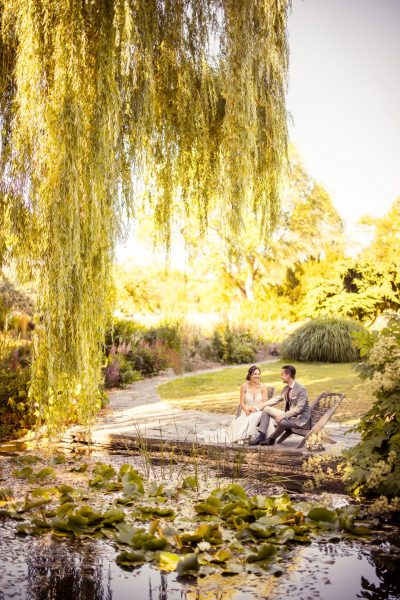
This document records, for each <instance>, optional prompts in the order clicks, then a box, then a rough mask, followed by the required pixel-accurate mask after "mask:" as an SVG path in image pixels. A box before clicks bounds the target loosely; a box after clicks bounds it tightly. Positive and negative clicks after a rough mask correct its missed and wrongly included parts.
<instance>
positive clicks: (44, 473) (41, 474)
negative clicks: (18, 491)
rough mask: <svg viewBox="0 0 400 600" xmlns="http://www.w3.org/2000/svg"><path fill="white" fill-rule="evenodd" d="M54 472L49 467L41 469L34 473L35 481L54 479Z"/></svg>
mask: <svg viewBox="0 0 400 600" xmlns="http://www.w3.org/2000/svg"><path fill="white" fill-rule="evenodd" d="M55 475H56V474H55V471H54V469H52V468H51V467H43V469H40V471H38V472H37V473H35V479H49V478H50V477H52V478H53V477H55Z"/></svg>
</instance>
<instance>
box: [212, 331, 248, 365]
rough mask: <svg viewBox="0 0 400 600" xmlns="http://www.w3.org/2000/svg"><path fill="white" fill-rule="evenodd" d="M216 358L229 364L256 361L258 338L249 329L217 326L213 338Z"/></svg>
mask: <svg viewBox="0 0 400 600" xmlns="http://www.w3.org/2000/svg"><path fill="white" fill-rule="evenodd" d="M211 344H212V348H213V352H214V357H215V360H218V361H221V362H224V363H227V364H240V363H249V362H254V360H255V358H256V353H257V340H255V339H254V338H253V336H252V335H251V333H249V332H248V331H247V330H241V329H233V328H231V327H229V325H225V326H224V327H220V328H217V329H216V330H215V331H214V333H213V336H212V338H211Z"/></svg>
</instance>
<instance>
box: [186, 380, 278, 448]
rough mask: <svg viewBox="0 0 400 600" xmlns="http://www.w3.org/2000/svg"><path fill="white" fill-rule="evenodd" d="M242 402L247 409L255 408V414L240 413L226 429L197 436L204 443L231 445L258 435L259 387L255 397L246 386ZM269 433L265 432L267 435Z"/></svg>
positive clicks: (260, 400) (260, 405) (259, 418)
mask: <svg viewBox="0 0 400 600" xmlns="http://www.w3.org/2000/svg"><path fill="white" fill-rule="evenodd" d="M244 401H245V404H246V407H247V408H255V409H256V412H252V413H250V414H249V415H248V416H247V415H246V414H245V413H244V412H243V411H242V413H241V415H240V416H239V417H237V418H236V419H233V421H231V423H230V424H229V426H228V427H225V428H223V429H221V428H220V429H216V430H214V431H213V430H206V431H203V432H201V433H199V434H198V437H201V438H202V439H204V441H206V442H214V443H217V444H233V442H238V443H243V442H244V441H245V440H247V439H248V438H250V437H252V436H256V435H257V434H258V430H257V427H258V425H259V424H260V420H261V415H262V409H263V399H262V390H261V387H260V388H259V389H258V390H257V392H256V394H255V396H254V395H253V394H252V393H251V391H250V390H249V389H248V387H247V384H246V390H245V396H244ZM271 421H272V419H271V420H270V427H272V430H273V429H274V426H273V423H271ZM268 429H269V428H268ZM268 434H269V431H268V432H267V435H268Z"/></svg>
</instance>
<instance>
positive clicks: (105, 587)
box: [26, 540, 113, 600]
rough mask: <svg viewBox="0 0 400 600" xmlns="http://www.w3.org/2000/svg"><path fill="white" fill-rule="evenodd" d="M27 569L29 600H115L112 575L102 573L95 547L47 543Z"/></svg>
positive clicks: (34, 554) (102, 567)
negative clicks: (113, 598)
mask: <svg viewBox="0 0 400 600" xmlns="http://www.w3.org/2000/svg"><path fill="white" fill-rule="evenodd" d="M74 545H75V544H72V546H74ZM71 550H72V551H71ZM27 567H28V586H27V595H26V598H27V600H49V599H57V600H86V599H87V600H89V599H90V600H112V597H113V595H112V591H111V574H110V572H109V573H108V574H107V573H104V572H103V571H104V565H103V560H102V559H101V558H100V557H98V556H97V555H96V548H95V547H94V546H93V545H92V544H83V545H82V546H81V548H79V549H78V548H73V547H72V548H71V543H66V542H62V541H58V542H57V541H55V540H51V541H50V542H48V541H44V542H43V543H42V544H41V545H40V547H38V548H36V551H35V552H34V553H32V554H31V555H30V556H29V557H28V559H27Z"/></svg>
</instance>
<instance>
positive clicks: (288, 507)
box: [274, 494, 295, 512]
mask: <svg viewBox="0 0 400 600" xmlns="http://www.w3.org/2000/svg"><path fill="white" fill-rule="evenodd" d="M274 505H275V510H277V511H278V512H287V511H292V512H295V511H294V508H293V506H292V501H291V499H290V498H289V496H288V494H282V496H277V497H276V498H274Z"/></svg>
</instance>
